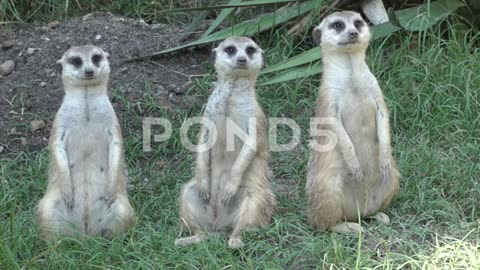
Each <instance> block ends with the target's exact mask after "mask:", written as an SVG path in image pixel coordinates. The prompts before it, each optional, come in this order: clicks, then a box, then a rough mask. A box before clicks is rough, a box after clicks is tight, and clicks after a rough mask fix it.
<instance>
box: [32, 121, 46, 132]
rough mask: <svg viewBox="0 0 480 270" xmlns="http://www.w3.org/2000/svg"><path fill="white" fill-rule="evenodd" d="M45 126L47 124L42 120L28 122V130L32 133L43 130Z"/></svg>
mask: <svg viewBox="0 0 480 270" xmlns="http://www.w3.org/2000/svg"><path fill="white" fill-rule="evenodd" d="M46 126H47V124H45V121H43V120H33V121H32V122H30V128H31V130H32V131H33V132H35V131H37V130H39V129H42V128H45V127H46Z"/></svg>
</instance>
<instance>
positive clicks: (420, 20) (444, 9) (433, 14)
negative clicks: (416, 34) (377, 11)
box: [394, 0, 465, 31]
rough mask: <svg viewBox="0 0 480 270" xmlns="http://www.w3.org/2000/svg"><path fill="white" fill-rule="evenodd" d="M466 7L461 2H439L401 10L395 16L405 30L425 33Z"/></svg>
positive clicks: (456, 0) (451, 0) (442, 0)
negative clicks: (460, 8) (458, 9)
mask: <svg viewBox="0 0 480 270" xmlns="http://www.w3.org/2000/svg"><path fill="white" fill-rule="evenodd" d="M464 5H465V4H464V3H463V2H462V1H460V0H439V1H436V2H427V3H425V4H423V5H419V6H416V7H412V8H407V9H403V10H399V11H396V12H395V13H394V14H395V16H396V18H397V20H398V22H399V24H400V26H401V27H403V28H404V29H406V30H409V31H424V30H426V29H428V28H429V27H431V26H432V25H434V24H435V23H437V22H438V21H440V20H441V19H443V18H445V17H447V16H448V15H450V14H452V13H453V12H454V11H455V10H456V9H457V8H459V7H461V6H464Z"/></svg>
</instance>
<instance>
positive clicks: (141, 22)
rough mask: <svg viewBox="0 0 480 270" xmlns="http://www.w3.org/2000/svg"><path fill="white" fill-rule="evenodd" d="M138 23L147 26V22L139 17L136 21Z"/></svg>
mask: <svg viewBox="0 0 480 270" xmlns="http://www.w3.org/2000/svg"><path fill="white" fill-rule="evenodd" d="M138 23H139V24H140V25H143V26H148V24H147V23H146V22H145V20H144V19H140V20H139V21H138Z"/></svg>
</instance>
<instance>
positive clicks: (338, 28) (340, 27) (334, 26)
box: [330, 21, 345, 31]
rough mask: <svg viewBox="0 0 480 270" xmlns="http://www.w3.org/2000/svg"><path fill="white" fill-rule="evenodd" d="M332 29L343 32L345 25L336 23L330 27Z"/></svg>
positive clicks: (340, 22)
mask: <svg viewBox="0 0 480 270" xmlns="http://www.w3.org/2000/svg"><path fill="white" fill-rule="evenodd" d="M330 27H331V28H333V29H335V30H337V31H340V30H343V28H345V23H344V22H342V21H335V22H333V23H332V24H331V25H330Z"/></svg>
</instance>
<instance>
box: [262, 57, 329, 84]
mask: <svg viewBox="0 0 480 270" xmlns="http://www.w3.org/2000/svg"><path fill="white" fill-rule="evenodd" d="M321 72H322V65H321V64H320V62H317V63H314V64H311V65H303V66H299V67H294V68H292V69H290V70H287V71H285V72H283V73H282V74H280V75H278V76H275V77H274V78H272V79H270V80H267V81H264V82H261V83H259V85H270V84H275V83H281V82H286V81H290V80H294V79H299V78H304V77H309V76H312V75H315V74H319V73H321Z"/></svg>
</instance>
